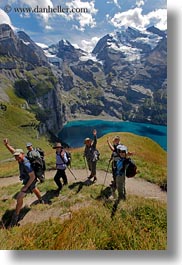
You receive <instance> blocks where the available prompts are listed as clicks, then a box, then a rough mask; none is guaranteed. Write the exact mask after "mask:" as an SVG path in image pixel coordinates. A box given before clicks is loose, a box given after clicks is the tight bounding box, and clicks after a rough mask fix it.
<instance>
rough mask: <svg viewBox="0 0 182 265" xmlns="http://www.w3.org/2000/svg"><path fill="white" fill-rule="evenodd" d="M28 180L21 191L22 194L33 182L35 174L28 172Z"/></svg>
mask: <svg viewBox="0 0 182 265" xmlns="http://www.w3.org/2000/svg"><path fill="white" fill-rule="evenodd" d="M29 177H30V178H29V180H28V182H27V183H26V185H25V186H24V187H23V188H22V189H21V191H22V192H25V191H26V190H27V189H28V188H29V187H30V185H31V184H32V182H33V181H34V180H35V173H34V171H32V172H30V173H29Z"/></svg>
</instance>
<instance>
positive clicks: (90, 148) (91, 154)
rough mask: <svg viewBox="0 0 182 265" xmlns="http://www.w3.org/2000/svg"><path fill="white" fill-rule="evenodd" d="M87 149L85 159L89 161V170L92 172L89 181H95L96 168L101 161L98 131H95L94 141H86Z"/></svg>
mask: <svg viewBox="0 0 182 265" xmlns="http://www.w3.org/2000/svg"><path fill="white" fill-rule="evenodd" d="M84 144H85V149H84V154H83V156H84V158H85V159H86V161H87V165H88V169H89V171H90V176H89V177H88V179H92V178H93V181H96V180H97V177H96V166H97V161H98V160H99V155H100V154H99V151H98V150H97V148H96V146H97V131H96V130H95V129H94V130H93V141H92V140H91V139H90V138H85V140H84Z"/></svg>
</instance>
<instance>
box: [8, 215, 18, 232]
mask: <svg viewBox="0 0 182 265" xmlns="http://www.w3.org/2000/svg"><path fill="white" fill-rule="evenodd" d="M18 219H19V215H18V214H16V213H14V214H13V216H12V218H11V222H10V224H9V226H8V227H9V228H11V227H13V226H15V225H17V224H18Z"/></svg>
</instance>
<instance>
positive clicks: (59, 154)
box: [53, 143, 68, 195]
mask: <svg viewBox="0 0 182 265" xmlns="http://www.w3.org/2000/svg"><path fill="white" fill-rule="evenodd" d="M53 149H56V169H57V172H56V175H55V176H54V181H55V183H56V185H57V186H58V188H57V190H56V192H57V194H58V195H59V193H60V191H61V190H62V187H63V185H67V184H68V179H67V175H66V173H65V170H66V168H67V163H68V158H67V155H66V151H65V150H64V148H63V146H62V145H61V143H57V144H56V145H55V146H54V147H53ZM61 178H62V180H63V184H62V183H61Z"/></svg>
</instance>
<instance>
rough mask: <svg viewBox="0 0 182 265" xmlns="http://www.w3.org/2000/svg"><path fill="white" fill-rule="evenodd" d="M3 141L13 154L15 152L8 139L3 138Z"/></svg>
mask: <svg viewBox="0 0 182 265" xmlns="http://www.w3.org/2000/svg"><path fill="white" fill-rule="evenodd" d="M3 142H4V145H5V146H6V148H7V149H8V150H9V151H10V152H11V153H12V154H13V153H14V152H15V149H14V148H13V147H12V146H11V145H10V144H9V143H8V139H7V138H5V139H4V140H3Z"/></svg>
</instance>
